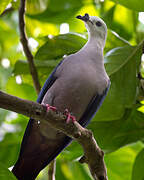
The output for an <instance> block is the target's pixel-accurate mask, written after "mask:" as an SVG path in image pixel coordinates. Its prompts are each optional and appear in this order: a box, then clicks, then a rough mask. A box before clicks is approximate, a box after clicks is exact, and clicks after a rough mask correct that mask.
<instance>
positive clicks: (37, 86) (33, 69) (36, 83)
mask: <svg viewBox="0 0 144 180" xmlns="http://www.w3.org/2000/svg"><path fill="white" fill-rule="evenodd" d="M25 3H26V0H21V1H20V8H19V30H20V41H21V43H22V45H23V50H24V53H25V55H26V57H27V60H28V62H29V68H30V73H31V75H32V79H33V83H34V87H35V89H36V92H37V94H39V92H40V89H41V87H40V83H39V80H38V73H37V70H36V67H35V65H34V59H33V55H32V53H31V51H30V49H29V46H28V40H27V37H26V33H25V21H24V14H25Z"/></svg>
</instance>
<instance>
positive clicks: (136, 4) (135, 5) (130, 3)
mask: <svg viewBox="0 0 144 180" xmlns="http://www.w3.org/2000/svg"><path fill="white" fill-rule="evenodd" d="M112 1H114V2H116V3H119V4H121V5H123V6H125V7H127V8H129V9H132V10H135V11H139V12H142V11H144V1H137V0H126V1H125V0H112Z"/></svg>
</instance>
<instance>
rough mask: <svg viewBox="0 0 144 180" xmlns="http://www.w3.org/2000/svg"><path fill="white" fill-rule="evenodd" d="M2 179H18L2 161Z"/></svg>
mask: <svg viewBox="0 0 144 180" xmlns="http://www.w3.org/2000/svg"><path fill="white" fill-rule="evenodd" d="M0 179H1V180H8V179H10V180H16V178H15V176H14V175H13V174H12V172H10V171H9V170H8V169H7V168H6V167H5V166H4V165H3V162H0Z"/></svg>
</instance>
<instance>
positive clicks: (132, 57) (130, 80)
mask: <svg viewBox="0 0 144 180" xmlns="http://www.w3.org/2000/svg"><path fill="white" fill-rule="evenodd" d="M141 46H142V43H141V44H139V45H138V46H136V47H132V46H125V47H119V48H115V49H112V50H111V51H109V52H108V53H107V54H106V56H105V66H106V71H107V72H108V75H109V76H110V79H111V87H110V90H109V93H108V96H107V97H106V99H105V101H104V103H103V105H102V107H101V108H100V110H99V111H98V112H97V114H96V120H97V121H109V120H117V119H119V118H120V117H123V115H124V113H125V108H131V107H132V106H133V104H134V102H135V98H136V84H137V79H136V72H137V67H139V64H140V59H141Z"/></svg>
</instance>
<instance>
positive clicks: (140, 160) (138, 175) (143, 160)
mask: <svg viewBox="0 0 144 180" xmlns="http://www.w3.org/2000/svg"><path fill="white" fill-rule="evenodd" d="M143 167H144V149H142V150H141V151H140V152H139V154H138V155H137V157H136V159H135V162H134V165H133V171H132V180H135V179H137V180H143V179H144V171H143Z"/></svg>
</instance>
